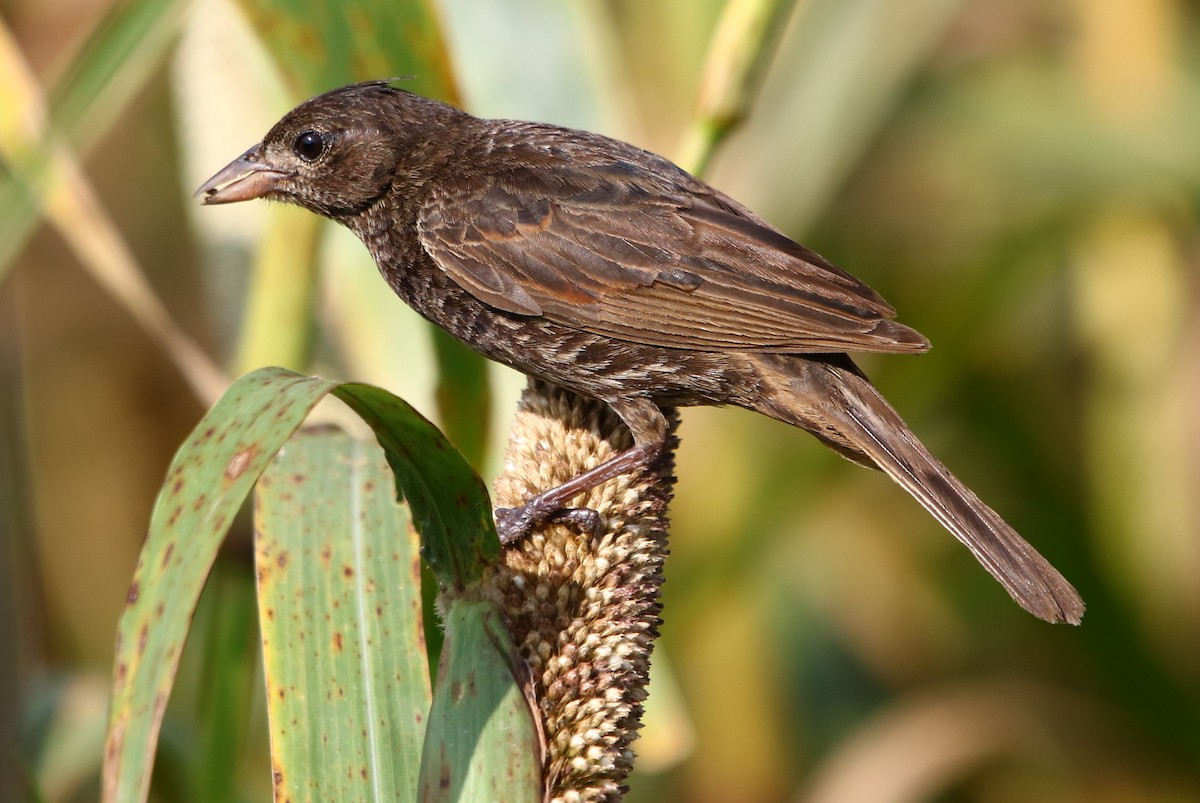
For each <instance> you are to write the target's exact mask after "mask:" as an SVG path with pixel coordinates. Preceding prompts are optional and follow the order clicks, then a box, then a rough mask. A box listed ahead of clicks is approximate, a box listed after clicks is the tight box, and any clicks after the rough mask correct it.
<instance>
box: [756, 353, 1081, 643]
mask: <svg viewBox="0 0 1200 803" xmlns="http://www.w3.org/2000/svg"><path fill="white" fill-rule="evenodd" d="M844 362H845V365H838V364H837V363H836V362H821V361H817V360H814V359H811V358H805V357H799V356H767V357H763V358H762V365H761V372H762V374H763V379H764V381H765V382H766V383H767V384H768V385H769V386H773V391H774V392H773V393H771V394H769V397H770V401H769V402H768V403H767V408H764V409H761V411H762V412H765V413H767V414H768V415H771V416H773V417H775V418H779V419H780V420H783V421H786V422H788V423H791V424H794V425H796V426H799V427H802V428H804V429H807V430H808V431H810V432H812V433H813V434H815V435H816V436H817V437H818V438H820V439H821V440H823V441H825V442H826V443H828V444H829V445H831V446H833V447H834V448H836V449H838V451H841V452H843V453H844V454H846V455H847V456H848V457H851V458H853V459H857V460H859V461H860V462H869V463H873V464H874V465H876V466H877V467H879V468H880V469H881V470H882V471H883V472H884V473H886V474H887V475H888V476H889V477H891V478H892V479H893V480H894V481H895V482H896V483H897V484H898V485H900V486H901V487H902V488H904V490H906V491H908V492H909V493H910V494H912V496H913V497H914V498H915V499H916V500H917V501H918V502H920V503H921V506H922V507H924V508H925V509H926V510H927V511H929V513H930V514H932V515H933V517H934V518H936V519H937V520H938V521H939V522H941V524H942V526H944V527H945V528H946V529H947V530H949V531H950V532H951V533H953V535H954V536H955V537H956V538H957V539H958V540H959V541H961V542H962V543H963V544H964V545H965V546H966V547H967V549H969V550H971V554H973V555H974V556H975V557H976V559H978V560H979V562H980V563H981V564H983V567H984V568H985V569H987V570H988V571H989V572H990V573H991V574H992V576H993V577H995V578H996V579H997V580H998V581H999V582H1000V584H1001V585H1002V586H1004V588H1005V590H1007V591H1008V593H1009V594H1010V595H1011V596H1012V598H1013V599H1014V600H1016V602H1017V603H1018V604H1019V605H1020V606H1021V607H1022V608H1024V609H1025V610H1027V611H1029V612H1030V613H1032V614H1033V615H1034V616H1037V617H1039V618H1041V619H1045V620H1046V621H1048V622H1070V623H1071V624H1078V623H1079V622H1080V620H1081V619H1082V618H1083V611H1084V604H1083V600H1082V599H1080V597H1079V594H1078V593H1077V592H1076V591H1075V589H1074V587H1072V586H1071V584H1070V583H1069V582H1067V580H1066V579H1065V578H1064V577H1063V576H1062V575H1061V574H1060V573H1059V572H1058V570H1057V569H1055V568H1054V567H1053V566H1051V565H1050V563H1049V562H1048V561H1047V560H1046V559H1045V558H1043V557H1042V556H1041V555H1039V554H1038V552H1037V550H1035V549H1034V548H1033V547H1032V546H1030V545H1029V543H1028V542H1027V541H1025V539H1023V538H1022V537H1021V536H1020V535H1018V534H1017V532H1016V531H1015V530H1013V528H1012V527H1010V526H1009V525H1008V524H1007V523H1005V521H1004V520H1003V519H1001V518H1000V516H999V515H998V514H997V513H996V512H995V511H994V510H992V509H991V508H990V507H988V506H987V505H985V504H984V503H983V502H982V501H980V499H979V497H977V496H976V495H975V494H974V493H973V492H972V491H971V490H970V489H969V488H967V487H966V486H965V485H963V484H962V483H961V482H959V480H958V479H957V478H956V477H955V476H954V475H953V474H951V473H950V471H949V470H948V469H947V468H946V467H945V466H944V465H942V463H941V462H940V461H939V460H938V459H937V458H936V457H934V456H933V455H932V454H930V452H929V450H928V449H926V448H925V446H924V445H923V444H922V443H921V442H920V441H919V440H917V438H916V436H915V435H913V433H912V432H911V431H910V430H909V429H908V426H907V425H906V424H905V423H904V421H903V420H902V419H901V418H900V416H899V414H898V413H896V411H895V410H893V409H892V407H891V405H889V404H888V403H887V401H886V400H884V398H883V397H882V396H880V395H879V392H878V391H877V390H875V388H874V387H873V386H872V385H871V383H870V382H868V381H867V380H866V379H865V378H863V377H862V376H861V375H860V374H858V373H857V372H856V371H855V370H853V364H852V363H850V362H849V360H848V359H847V360H845V361H844ZM864 457H865V458H867V460H863V458H864Z"/></svg>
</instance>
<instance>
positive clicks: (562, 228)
mask: <svg viewBox="0 0 1200 803" xmlns="http://www.w3.org/2000/svg"><path fill="white" fill-rule="evenodd" d="M197 194H202V195H203V196H204V202H205V203H207V204H221V203H230V202H234V201H245V200H249V199H251V198H268V199H273V200H277V201H285V202H288V203H293V204H298V205H300V206H303V207H305V208H307V209H310V210H312V211H313V212H316V213H318V214H321V215H324V216H326V217H329V218H331V219H333V220H336V221H337V222H338V223H341V224H342V225H344V226H346V227H348V228H349V229H350V230H351V231H353V232H354V233H355V234H357V235H358V236H359V238H361V239H362V241H363V242H364V243H365V244H366V246H367V248H368V249H370V252H371V255H372V256H373V257H374V259H375V262H376V263H377V264H378V266H379V269H380V271H381V272H382V273H383V277H384V278H385V279H386V280H387V282H388V284H389V285H391V287H392V289H393V290H394V291H395V292H396V293H397V294H398V295H399V296H400V297H401V298H402V299H404V300H405V301H406V302H407V303H408V304H410V305H411V306H412V307H413V308H414V309H416V310H417V312H419V313H420V314H421V315H423V316H425V317H426V318H428V319H429V320H431V321H433V322H434V323H436V324H437V325H439V326H441V327H442V328H444V329H445V330H447V331H448V332H450V333H451V334H452V335H454V336H455V337H457V338H459V339H460V340H462V341H463V342H465V343H466V344H467V345H469V346H471V347H472V348H474V349H475V350H477V351H479V352H481V353H482V354H484V355H486V356H487V357H489V358H491V359H493V360H497V361H499V362H501V363H504V364H505V365H509V366H512V367H513V368H516V369H517V370H519V371H522V372H524V373H525V374H528V375H531V376H536V377H540V378H542V379H545V380H548V381H550V382H553V383H556V384H558V385H561V386H563V387H566V388H569V389H570V390H573V391H575V392H577V393H581V394H583V395H586V396H590V397H593V398H596V399H600V400H603V401H604V402H606V403H608V404H609V405H611V406H612V408H613V410H614V411H616V413H617V414H618V415H619V416H620V417H621V419H622V420H623V421H624V422H625V423H626V424H627V425H628V427H629V429H630V431H631V433H632V435H633V439H634V446H633V447H632V448H630V449H629V450H627V451H625V452H622V453H620V454H618V455H617V456H615V457H614V458H612V459H611V460H609V461H608V462H606V463H604V464H602V465H600V466H598V467H596V468H595V469H593V470H591V471H588V472H587V473H585V474H582V475H580V476H578V477H576V478H574V479H572V480H570V481H569V482H567V483H565V484H563V485H561V486H558V487H556V488H551V489H548V490H546V491H543V492H542V493H540V494H538V495H536V496H534V497H533V498H531V499H529V500H528V501H527V502H526V503H525V504H524V505H523V506H522V507H520V508H516V509H512V510H501V511H497V517H498V520H499V525H500V527H499V529H500V533H501V537H502V539H503V540H505V542H512V541H514V540H516V539H518V538H520V537H522V536H523V535H524V534H526V533H527V532H528V531H529V530H530V529H531V528H532V527H535V526H537V525H539V524H541V523H544V522H546V521H548V520H550V519H554V518H558V517H562V516H564V510H565V506H566V504H567V503H568V502H569V501H570V500H571V499H572V498H573V497H574V496H576V495H577V494H579V493H581V492H582V491H585V490H588V489H590V488H593V487H595V486H597V485H599V484H600V483H602V482H605V481H607V480H609V479H612V478H613V477H616V476H619V475H621V474H624V473H626V472H630V471H634V470H637V469H639V468H641V467H644V466H646V465H647V464H649V463H650V462H651V461H653V460H654V459H655V458H656V457H657V456H658V454H659V453H660V452H661V451H662V448H663V444H664V442H665V434H666V422H665V419H664V417H663V414H662V409H661V408H662V407H664V406H690V405H727V404H735V405H737V406H739V407H745V408H747V409H750V410H756V411H758V412H760V413H763V414H765V415H768V416H770V417H771V418H774V419H777V420H779V421H784V422H786V423H788V424H791V425H793V426H797V427H800V428H801V429H804V430H807V431H808V432H810V433H812V434H813V435H815V436H816V437H817V438H818V439H819V440H821V441H822V442H823V443H825V444H826V445H827V446H830V447H831V448H833V449H835V450H837V451H838V452H839V453H841V454H842V455H844V456H846V457H848V458H850V459H851V460H854V461H855V462H858V463H862V464H863V465H866V466H871V467H874V468H879V469H882V470H883V471H884V472H885V473H886V474H887V475H888V476H890V477H891V478H892V479H893V480H895V481H896V482H897V483H898V484H900V485H901V486H902V487H903V488H904V489H905V490H906V491H908V492H909V493H910V494H912V495H913V496H914V497H915V498H916V500H917V501H918V502H920V503H921V505H923V506H924V507H925V509H926V510H928V511H929V512H930V513H931V514H933V516H934V518H936V519H937V520H938V521H939V522H941V524H942V525H943V526H945V527H946V529H948V530H949V531H950V532H951V533H953V534H954V536H955V537H956V538H958V539H959V540H960V541H962V543H963V544H965V545H966V547H967V548H968V549H969V550H971V553H972V554H974V555H975V557H976V558H977V559H978V560H979V562H980V563H982V564H983V566H984V568H986V569H987V570H988V571H989V572H991V573H992V575H993V576H994V577H995V578H996V579H997V580H999V581H1000V583H1001V585H1003V586H1004V588H1005V589H1007V590H1008V593H1009V594H1011V595H1012V597H1013V599H1015V600H1016V601H1017V602H1018V603H1019V604H1020V605H1021V606H1022V607H1023V608H1025V609H1026V610H1027V611H1029V612H1030V613H1032V614H1034V615H1035V616H1038V617H1040V618H1042V619H1045V620H1047V621H1051V622H1058V621H1066V622H1071V623H1078V622H1079V621H1080V619H1081V618H1082V616H1083V609H1084V606H1083V601H1082V600H1081V599H1080V598H1079V595H1078V594H1077V593H1076V592H1075V589H1074V588H1072V587H1071V584H1070V583H1068V582H1067V581H1066V580H1065V579H1064V578H1063V577H1062V575H1061V574H1059V573H1058V571H1056V570H1055V569H1054V567H1053V566H1051V565H1050V564H1049V563H1048V562H1047V561H1046V560H1045V559H1044V558H1043V557H1042V556H1041V555H1039V554H1038V553H1037V551H1036V550H1034V549H1033V547H1031V546H1030V545H1029V544H1028V543H1027V542H1026V541H1025V540H1024V539H1022V538H1021V537H1020V536H1019V535H1018V534H1017V533H1016V532H1015V531H1014V530H1013V529H1012V528H1011V527H1009V526H1008V525H1007V524H1006V523H1005V522H1004V521H1003V520H1002V519H1001V518H1000V516H999V515H997V514H996V513H995V512H994V511H993V510H992V509H991V508H989V507H988V506H987V505H985V504H984V503H983V502H981V501H980V500H979V498H978V497H977V496H975V494H974V493H972V492H971V491H970V490H969V489H968V488H966V487H965V486H964V485H963V484H962V483H961V482H959V481H958V480H957V479H956V478H955V477H954V476H953V475H952V474H951V473H950V472H949V471H948V470H947V469H946V468H945V466H943V465H942V464H941V463H940V462H939V461H938V460H937V458H935V457H934V456H933V455H932V454H930V453H929V451H928V450H927V449H926V448H925V447H924V446H923V445H922V444H921V442H920V441H918V440H917V438H916V436H915V435H913V434H912V432H910V431H909V429H908V427H907V426H906V425H905V423H904V421H902V420H901V418H900V416H899V415H898V414H897V413H896V412H895V410H893V409H892V407H891V406H890V405H889V404H888V403H887V402H886V401H885V400H884V399H883V397H882V396H880V395H879V393H878V391H876V390H875V388H874V387H873V386H872V385H871V383H870V382H869V381H868V380H867V378H866V377H865V376H864V375H863V373H862V372H861V371H860V370H859V369H858V367H857V366H855V364H854V363H853V362H851V360H850V357H849V356H848V355H847V354H846V353H845V352H848V351H880V352H899V353H914V352H922V351H925V350H926V349H928V348H929V342H928V341H927V340H926V339H925V338H924V337H923V336H922V335H920V334H919V333H917V332H916V331H914V330H913V329H910V328H909V327H907V326H904V325H902V324H899V323H896V322H895V321H894V320H892V319H893V318H894V317H895V310H893V309H892V307H891V306H890V305H889V304H888V303H887V302H886V301H884V300H883V299H882V298H881V297H880V296H879V295H878V294H877V293H876V292H875V291H873V290H872V289H871V288H869V287H867V286H866V285H865V284H863V283H862V282H860V281H859V280H858V279H855V278H854V277H853V276H851V275H850V274H848V273H846V272H845V271H843V270H841V269H839V268H837V267H835V266H834V265H832V264H830V263H829V262H828V261H826V260H825V259H824V258H822V257H820V256H818V255H817V254H815V253H813V252H812V251H810V250H808V249H807V248H805V247H804V246H802V245H799V244H798V243H796V242H793V241H792V240H791V239H789V238H788V237H787V236H785V235H784V234H781V233H780V232H779V231H777V230H776V229H775V228H774V227H772V226H771V225H770V224H769V223H767V222H766V221H764V220H763V219H762V218H760V217H758V216H757V215H755V214H754V213H753V212H751V211H750V210H749V209H747V208H746V207H744V206H742V205H741V204H739V203H738V202H737V201H734V200H733V199H731V198H729V197H728V196H726V195H724V194H722V193H721V192H718V191H717V190H715V189H713V188H712V187H710V186H708V185H707V184H705V183H704V182H702V181H700V180H699V179H697V178H695V177H693V176H691V175H690V174H688V173H686V172H684V171H683V170H681V169H680V168H678V167H676V166H675V165H674V164H672V163H670V162H669V161H667V160H666V159H663V158H661V157H659V156H655V155H654V154H652V153H648V152H646V151H643V150H640V149H638V148H635V147H633V146H632V145H628V144H626V143H624V142H619V141H616V140H613V139H609V138H607V137H602V136H599V135H596V134H590V133H587V132H583V131H573V130H570V129H566V128H560V127H557V126H552V125H542V124H538V123H528V122H516V121H512V120H482V119H479V118H477V117H473V116H471V115H469V114H467V113H465V112H463V111H461V110H459V109H456V108H454V107H452V106H448V105H445V104H443V103H438V102H436V101H432V100H428V99H426V98H422V97H420V96H418V95H414V94H412V93H409V92H405V91H402V90H399V89H396V88H393V87H392V86H390V82H387V81H376V82H370V83H364V84H355V85H353V86H348V87H344V88H342V89H337V90H334V91H332V92H329V93H326V94H324V95H320V96H319V97H316V98H313V99H311V100H309V101H307V102H305V103H303V104H301V105H300V106H298V107H297V108H296V109H294V110H292V111H291V112H289V113H288V114H287V115H286V116H285V117H284V118H283V119H282V120H280V121H279V122H278V123H276V124H275V126H274V127H273V128H272V129H271V130H270V131H269V132H268V133H267V136H266V137H265V138H264V139H263V141H262V142H261V143H259V144H258V145H255V146H254V147H253V148H251V149H250V150H248V151H246V152H245V153H244V154H242V155H241V156H240V157H238V158H237V159H236V160H234V161H233V162H232V163H231V164H230V165H229V166H227V167H226V168H225V169H223V170H221V171H220V172H219V173H217V174H216V175H215V176H213V177H212V178H211V179H210V180H209V181H208V182H206V183H205V184H204V186H202V187H201V188H200V190H199V191H198V193H197ZM589 514H590V515H589ZM566 515H567V516H568V517H571V518H574V519H576V520H577V521H580V522H582V523H583V524H585V525H586V524H589V523H590V524H591V525H593V526H594V525H596V524H598V522H597V521H595V520H594V519H595V513H594V512H591V511H574V513H573V514H572V513H570V512H568V513H567V514H566Z"/></svg>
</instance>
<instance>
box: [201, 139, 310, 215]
mask: <svg viewBox="0 0 1200 803" xmlns="http://www.w3.org/2000/svg"><path fill="white" fill-rule="evenodd" d="M262 151H263V147H262V145H255V146H254V147H253V148H251V149H250V150H248V151H246V152H245V153H243V154H242V155H241V156H239V157H238V158H236V159H234V160H233V161H232V162H230V163H229V164H227V165H226V166H225V167H223V168H222V169H221V170H220V172H218V173H217V174H216V175H215V176H213V177H212V178H210V179H209V180H208V181H206V182H204V184H203V185H201V187H200V189H198V190H196V195H199V196H203V201H204V203H205V204H231V203H234V202H236V201H249V200H251V199H252V198H261V197H262V196H264V195H266V194H267V193H269V192H271V191H272V190H274V189H275V188H276V187H277V186H278V184H279V181H280V179H284V178H287V177H289V176H290V175H291V173H290V172H289V171H287V170H282V169H280V168H278V167H275V166H274V165H272V164H271V163H270V162H267V161H266V160H265V159H264V158H263V155H262Z"/></svg>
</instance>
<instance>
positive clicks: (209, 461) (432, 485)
mask: <svg viewBox="0 0 1200 803" xmlns="http://www.w3.org/2000/svg"><path fill="white" fill-rule="evenodd" d="M331 391H332V392H334V393H336V395H338V396H339V398H341V399H342V400H343V401H345V402H346V403H347V404H348V405H349V406H350V407H352V408H353V409H354V410H355V411H356V412H358V413H359V415H360V416H362V417H363V419H364V420H365V421H366V422H367V423H368V424H369V425H370V426H371V427H372V429H374V430H375V433H376V437H377V439H378V440H379V443H380V445H381V446H383V448H384V450H385V452H386V454H387V460H388V462H389V464H390V465H391V466H392V468H393V471H394V473H395V477H396V482H397V484H398V486H399V487H400V488H401V489H402V492H403V494H404V496H405V498H407V499H408V501H409V502H410V505H411V508H412V510H413V518H414V520H415V522H416V524H417V526H418V528H419V529H420V530H421V532H422V535H423V541H424V544H425V547H424V548H425V553H426V554H427V555H428V556H429V559H430V562H431V565H432V566H433V569H434V573H435V576H436V577H437V578H438V581H439V583H440V584H441V585H442V586H443V588H447V587H450V588H460V589H461V588H463V587H465V585H466V584H468V583H470V582H472V581H473V580H474V579H477V578H478V577H479V576H481V575H482V573H483V572H484V571H485V569H486V568H487V566H488V565H490V563H491V562H494V561H495V559H496V556H497V555H498V554H499V551H500V543H499V539H498V538H497V537H496V531H495V526H494V524H493V523H492V520H491V508H490V503H489V501H488V498H487V493H486V489H485V488H484V486H483V482H482V481H481V480H480V479H479V477H478V476H477V475H475V473H474V472H473V471H472V470H471V468H470V466H469V465H468V464H467V462H466V460H465V459H464V458H463V457H462V455H461V454H459V453H458V452H457V451H455V450H454V448H453V447H452V446H451V445H450V443H449V441H447V440H446V438H445V436H443V435H442V434H441V433H440V432H438V431H437V429H436V428H434V427H433V426H432V425H431V424H430V423H429V422H428V421H426V420H425V419H424V418H422V417H421V416H420V415H419V414H418V413H417V412H416V411H415V410H413V409H412V407H411V406H409V405H408V404H406V403H405V402H403V401H402V400H400V399H398V398H396V397H395V396H393V395H391V394H390V393H388V392H387V391H384V390H381V389H379V388H374V387H371V386H369V385H360V384H350V385H341V386H339V385H338V383H336V382H332V381H329V380H323V379H319V378H316V377H302V376H299V375H298V374H295V373H292V372H290V371H286V370H284V369H281V368H264V369H261V370H259V371H255V372H254V373H252V374H249V375H247V376H245V377H242V378H241V379H239V380H238V381H237V382H235V383H234V384H233V385H232V386H231V387H230V389H229V391H228V392H227V393H226V394H225V396H223V397H222V399H221V400H220V401H219V402H218V403H217V405H216V406H215V407H214V408H213V409H212V410H211V411H210V412H209V414H208V415H206V416H205V418H204V420H203V421H201V422H200V424H199V425H198V426H197V427H196V429H195V430H194V431H193V433H192V434H191V436H190V437H189V438H188V440H187V441H186V442H185V443H184V445H183V446H182V447H181V448H180V450H179V452H178V454H177V455H176V457H175V459H174V461H172V464H171V468H170V469H169V471H168V473H167V479H166V482H165V484H164V487H163V490H162V491H161V493H160V494H159V498H158V500H157V501H156V503H155V507H154V512H153V514H152V517H151V522H150V532H149V534H148V536H147V538H146V544H145V546H144V547H143V550H142V555H141V557H140V559H139V562H138V569H137V572H136V573H135V575H134V579H133V583H132V585H131V587H130V590H129V596H128V600H127V603H126V607H125V611H124V612H123V614H122V616H121V621H120V624H119V626H118V631H117V647H116V659H115V662H114V675H113V702H112V710H111V712H110V716H109V729H108V737H107V741H106V745H105V762H104V764H105V766H104V799H105V800H106V801H122V803H124V801H138V800H144V799H145V797H146V794H147V792H148V788H149V781H150V771H151V767H152V765H153V758H154V746H155V742H156V739H157V735H158V732H159V729H160V727H161V723H162V714H163V710H164V708H165V706H166V702H167V697H168V695H169V694H170V690H171V687H172V685H173V683H174V678H175V674H176V672H177V670H178V665H179V657H180V654H181V652H182V649H183V644H184V641H185V640H186V638H187V634H188V630H189V626H190V623H191V618H192V616H193V614H194V613H195V610H196V604H197V601H198V599H199V596H200V591H201V589H202V588H203V586H204V582H205V579H206V578H207V576H208V573H209V571H210V569H211V567H212V564H213V560H214V559H215V557H216V553H217V549H218V548H219V546H220V544H221V541H222V540H223V539H224V537H225V534H226V532H227V531H228V528H229V525H230V523H231V521H232V519H233V516H234V514H235V513H236V512H237V510H238V508H239V507H240V506H241V504H242V502H243V501H244V500H245V498H246V496H247V495H248V493H249V491H250V488H251V487H252V486H253V484H254V483H255V481H256V480H257V479H258V478H259V476H260V475H261V474H262V473H263V471H264V470H265V469H266V467H267V465H268V463H269V462H270V460H271V458H272V456H273V455H274V454H275V453H276V452H277V451H278V450H279V449H280V448H281V447H282V446H283V444H284V443H285V442H286V441H287V439H288V438H289V437H291V436H292V434H293V433H294V432H295V431H296V429H297V428H298V427H299V426H300V424H301V423H302V422H303V420H304V418H305V416H307V414H308V412H309V411H310V410H311V409H312V407H313V406H314V405H315V404H316V403H317V401H319V400H320V399H321V398H322V397H323V396H325V395H326V394H327V393H329V392H331ZM418 674H419V673H418ZM414 682H415V681H414Z"/></svg>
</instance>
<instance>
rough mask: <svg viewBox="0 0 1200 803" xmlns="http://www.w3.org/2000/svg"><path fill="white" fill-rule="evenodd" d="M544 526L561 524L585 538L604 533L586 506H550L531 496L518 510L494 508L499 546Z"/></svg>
mask: <svg viewBox="0 0 1200 803" xmlns="http://www.w3.org/2000/svg"><path fill="white" fill-rule="evenodd" d="M545 524H565V525H567V526H568V527H573V528H574V529H576V530H578V531H579V532H581V533H584V534H587V535H592V536H596V535H600V533H602V532H604V522H603V521H602V520H601V519H600V514H599V513H597V512H596V511H594V510H592V509H591V508H590V507H558V506H557V505H555V506H554V507H551V505H550V504H549V503H548V501H547V500H545V499H542V498H541V497H540V496H535V497H533V498H532V499H530V500H529V501H528V502H526V503H525V504H523V505H521V506H520V507H498V508H496V532H497V533H499V535H500V543H501V544H504V546H511V545H512V544H515V543H517V542H518V541H520V540H521V539H522V538H524V537H525V536H527V535H529V534H530V533H531V532H533V531H534V530H536V529H537V528H539V527H541V526H543V525H545Z"/></svg>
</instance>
